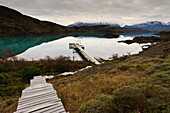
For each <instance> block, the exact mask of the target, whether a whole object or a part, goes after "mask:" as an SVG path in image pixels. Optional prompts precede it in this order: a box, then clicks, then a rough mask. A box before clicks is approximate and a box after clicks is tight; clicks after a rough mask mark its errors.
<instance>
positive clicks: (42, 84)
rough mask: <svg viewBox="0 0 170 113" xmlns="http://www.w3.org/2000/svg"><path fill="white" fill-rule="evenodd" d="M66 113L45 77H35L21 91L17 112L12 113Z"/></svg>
mask: <svg viewBox="0 0 170 113" xmlns="http://www.w3.org/2000/svg"><path fill="white" fill-rule="evenodd" d="M40 112H41V113H42V112H44V113H51V112H54V113H60V112H62V113H66V111H65V108H64V106H63V104H62V102H61V99H60V98H58V96H57V93H56V91H55V90H54V88H53V86H52V84H50V83H47V82H46V80H45V77H42V76H36V77H34V79H32V80H31V84H30V86H29V87H27V88H26V89H24V90H23V91H22V96H21V98H20V99H19V102H18V107H17V111H16V112H14V113H40Z"/></svg>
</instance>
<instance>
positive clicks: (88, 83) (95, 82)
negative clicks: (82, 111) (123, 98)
mask: <svg viewBox="0 0 170 113" xmlns="http://www.w3.org/2000/svg"><path fill="white" fill-rule="evenodd" d="M162 61H163V59H161V58H149V57H131V58H129V59H127V60H125V61H115V62H113V63H112V64H110V63H109V64H107V63H106V64H103V65H101V66H96V67H93V68H92V69H89V70H86V71H84V72H79V73H77V74H76V75H73V76H70V77H64V78H57V79H54V80H52V81H51V82H52V84H53V85H54V87H55V89H56V90H57V93H58V95H59V97H60V98H61V99H62V101H63V103H64V105H65V108H66V110H67V111H69V112H70V113H77V110H78V109H79V107H80V106H81V104H83V103H85V102H87V101H89V100H92V99H95V97H96V96H97V95H100V94H112V92H113V91H114V90H116V89H118V88H120V87H122V86H127V85H130V84H138V83H143V82H145V81H146V79H147V78H148V76H150V75H149V74H147V70H149V69H150V68H151V67H153V66H155V65H159V64H160V63H161V62H162Z"/></svg>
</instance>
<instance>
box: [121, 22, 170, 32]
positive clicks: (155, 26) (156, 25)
mask: <svg viewBox="0 0 170 113" xmlns="http://www.w3.org/2000/svg"><path fill="white" fill-rule="evenodd" d="M169 27H170V23H168V24H166V23H163V22H160V21H151V22H146V23H141V24H135V25H131V26H129V25H126V26H124V28H141V29H144V30H151V31H153V30H159V29H164V28H169Z"/></svg>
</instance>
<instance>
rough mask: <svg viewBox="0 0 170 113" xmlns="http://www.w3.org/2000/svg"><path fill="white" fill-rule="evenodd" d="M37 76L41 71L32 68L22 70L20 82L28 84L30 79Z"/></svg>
mask: <svg viewBox="0 0 170 113" xmlns="http://www.w3.org/2000/svg"><path fill="white" fill-rule="evenodd" d="M38 75H41V70H40V69H39V68H37V67H34V66H28V67H25V68H24V69H23V70H22V80H23V82H25V83H29V82H30V79H32V78H33V77H34V76H38Z"/></svg>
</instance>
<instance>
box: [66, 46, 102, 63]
mask: <svg viewBox="0 0 170 113" xmlns="http://www.w3.org/2000/svg"><path fill="white" fill-rule="evenodd" d="M69 45H71V46H72V48H74V49H78V50H79V51H80V52H81V54H82V55H83V56H84V57H85V58H86V59H87V60H88V61H91V62H93V63H95V64H100V62H98V61H97V60H96V59H95V58H94V57H93V56H91V55H90V54H89V53H87V52H86V51H85V50H84V49H83V48H82V46H81V45H79V44H78V43H70V44H69Z"/></svg>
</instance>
